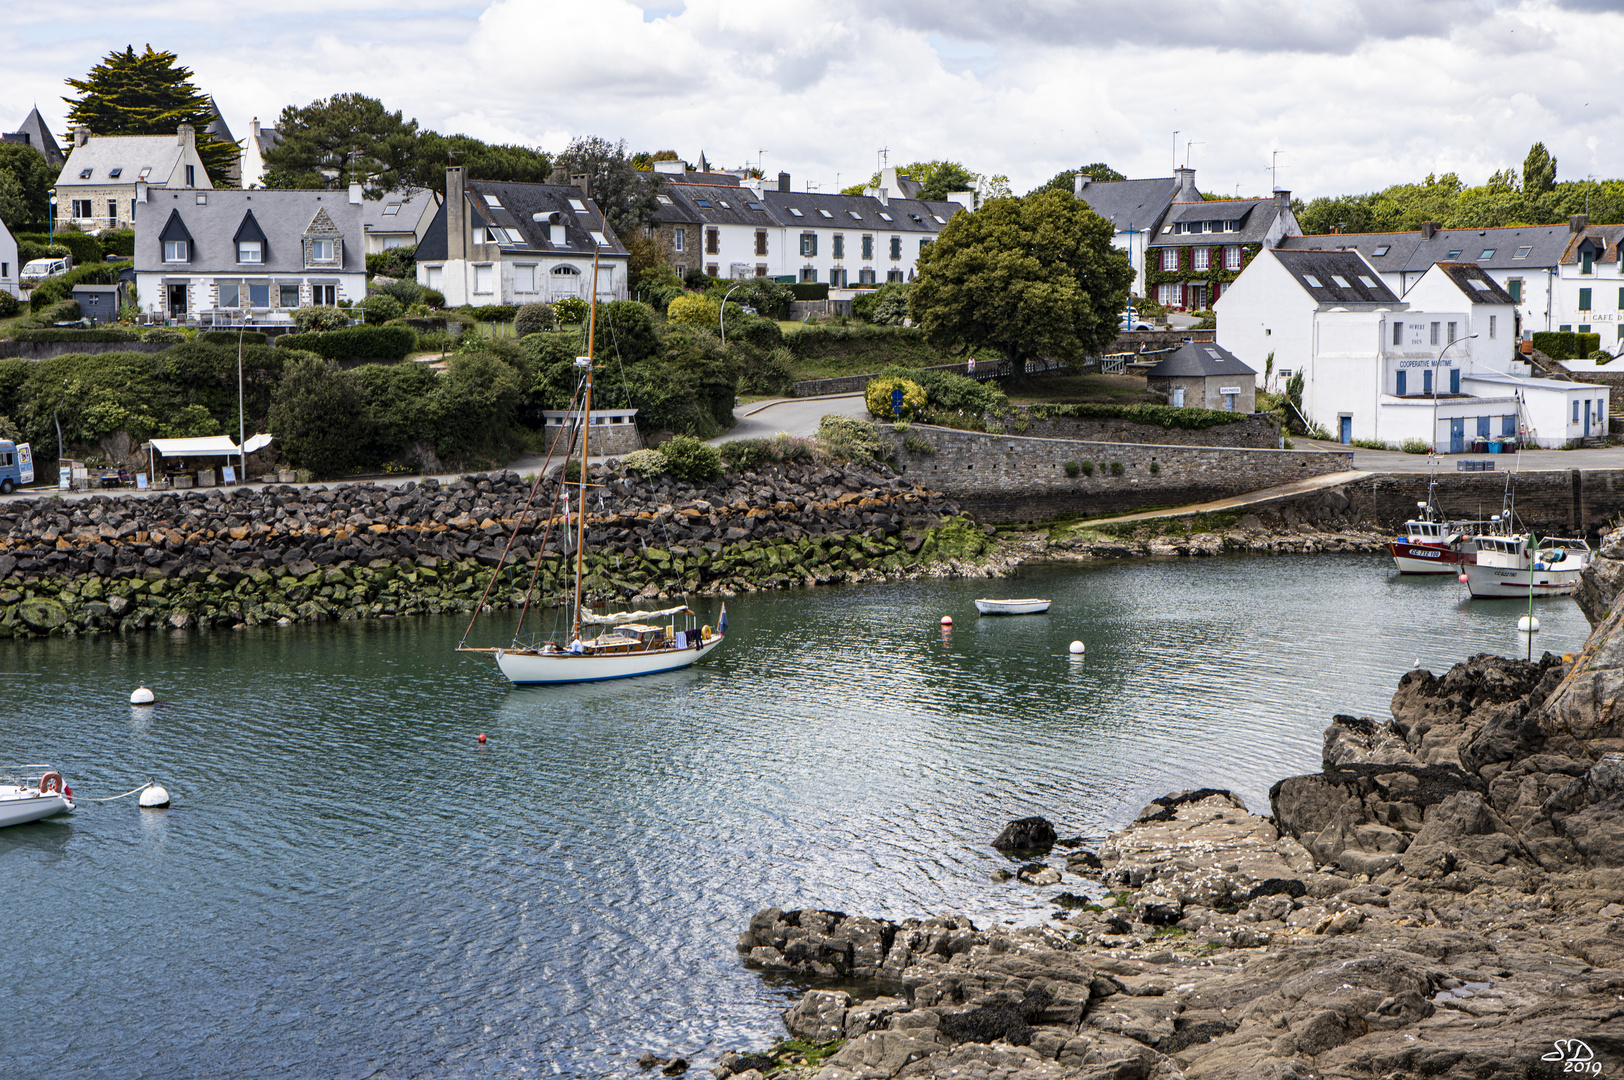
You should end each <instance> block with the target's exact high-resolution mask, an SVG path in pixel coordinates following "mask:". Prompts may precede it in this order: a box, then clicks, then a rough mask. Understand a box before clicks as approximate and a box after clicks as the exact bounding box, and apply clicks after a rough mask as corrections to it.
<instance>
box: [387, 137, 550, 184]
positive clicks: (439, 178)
mask: <svg viewBox="0 0 1624 1080" xmlns="http://www.w3.org/2000/svg"><path fill="white" fill-rule="evenodd" d="M447 165H463V166H466V167H467V169H468V175H469V176H470V177H472V178H473V179H476V180H499V181H503V182H507V183H526V184H544V183H546V182H547V178H548V176H550V175H551V174H552V171H553V159H552V158H551V157H550V156H548V155H547V154H546V153H544V152H543V151H540V150H534V149H531V148H530V147H528V146H513V145H509V144H498V143H488V142H482V141H481V140H479V139H475V138H472V137H471V136H468V135H441V134H440V133H439V132H436V131H425V132H423V133H422V135H420V136H419V137H418V140H417V156H416V161H415V163H414V166H413V173H414V175H413V177H412V180H413V182H414V183H415V184H416V185H417V186H420V187H427V188H433V189H434V190H435V191H438V192H440V193H441V194H442V195H443V194H445V170H446V166H447Z"/></svg>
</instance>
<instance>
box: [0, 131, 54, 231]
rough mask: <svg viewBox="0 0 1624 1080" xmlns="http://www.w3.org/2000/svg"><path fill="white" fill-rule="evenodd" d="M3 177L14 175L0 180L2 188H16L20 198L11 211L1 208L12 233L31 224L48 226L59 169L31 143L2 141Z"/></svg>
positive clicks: (0, 166) (0, 168) (0, 170)
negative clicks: (9, 179)
mask: <svg viewBox="0 0 1624 1080" xmlns="http://www.w3.org/2000/svg"><path fill="white" fill-rule="evenodd" d="M0 176H9V177H10V178H11V180H12V183H8V182H7V181H5V180H0V188H4V189H6V190H9V191H12V193H13V197H14V198H15V200H17V201H16V202H13V203H11V204H9V205H10V213H9V214H8V212H7V210H5V209H0V220H4V221H5V223H6V224H7V225H8V226H10V227H11V231H12V232H16V231H17V230H18V229H21V228H26V227H30V226H32V227H34V228H40V229H43V228H45V226H46V223H47V222H48V221H49V220H50V216H51V188H52V186H53V185H55V184H56V170H55V169H53V168H51V166H50V164H49V163H48V162H47V161H46V160H45V158H44V157H43V156H42V155H41V154H40V152H39V151H38V150H35V149H34V148H33V147H31V146H24V145H22V144H21V143H0ZM19 203H20V206H19ZM11 215H15V216H11Z"/></svg>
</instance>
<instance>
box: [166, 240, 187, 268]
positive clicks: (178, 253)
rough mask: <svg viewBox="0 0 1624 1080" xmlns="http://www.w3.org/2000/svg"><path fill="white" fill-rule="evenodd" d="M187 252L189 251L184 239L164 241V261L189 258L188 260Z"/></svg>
mask: <svg viewBox="0 0 1624 1080" xmlns="http://www.w3.org/2000/svg"><path fill="white" fill-rule="evenodd" d="M189 254H190V252H189V249H188V248H187V244H186V241H184V240H165V241H164V262H166V263H183V262H188V261H189V260H188V258H187V256H188V255H189Z"/></svg>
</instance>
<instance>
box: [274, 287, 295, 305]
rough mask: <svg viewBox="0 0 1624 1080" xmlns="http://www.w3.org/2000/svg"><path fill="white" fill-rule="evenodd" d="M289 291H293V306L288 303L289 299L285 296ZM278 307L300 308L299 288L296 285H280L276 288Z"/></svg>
mask: <svg viewBox="0 0 1624 1080" xmlns="http://www.w3.org/2000/svg"><path fill="white" fill-rule="evenodd" d="M288 289H292V290H293V303H291V304H290V303H288V302H287V297H286V295H284V294H285V293H286V291H287V290H288ZM276 306H277V307H279V308H296V307H298V306H299V286H297V285H294V284H292V283H291V282H282V283H279V284H278V285H277V286H276Z"/></svg>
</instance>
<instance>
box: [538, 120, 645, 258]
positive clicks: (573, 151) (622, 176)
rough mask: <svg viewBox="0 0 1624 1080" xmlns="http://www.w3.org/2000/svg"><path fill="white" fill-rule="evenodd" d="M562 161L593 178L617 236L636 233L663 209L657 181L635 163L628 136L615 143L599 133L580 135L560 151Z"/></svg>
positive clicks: (573, 171)
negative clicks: (597, 134)
mask: <svg viewBox="0 0 1624 1080" xmlns="http://www.w3.org/2000/svg"><path fill="white" fill-rule="evenodd" d="M558 165H559V167H560V168H562V169H564V170H565V171H567V172H568V173H570V174H571V175H572V176H573V175H575V174H577V173H585V174H586V175H587V176H588V177H589V178H590V183H591V186H592V201H593V202H595V203H597V204H598V209H599V210H601V211H602V212H603V216H604V217H605V218H606V219H607V220H608V222H609V227H610V228H612V229H614V230H615V234H616V235H617V236H620V237H623V238H624V237H629V236H633V235H636V232H637V230H638V229H639V228H641V227H642V226H643V225H645V224H648V223H651V222H653V221H654V217H655V215H656V214H657V213H658V212H659V209H660V201H659V199H658V197H657V196H656V193H655V185H654V184H652V183H650V182H649V178H648V177H647V176H645V175H643V174H642V173H640V172H639V170H638V169H637V168H636V167H635V166H633V165H632V162H631V158H630V157H629V156H628V155H627V153H626V141H625V140H624V139H622V140H621V141H620V142H618V143H612V142H610V141H609V140H608V139H604V138H599V137H598V136H596V135H578V136H576V137H575V138H574V139H571V140H570V144H569V147H568V148H567V149H565V151H564V152H563V153H562V154H559V155H558Z"/></svg>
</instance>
